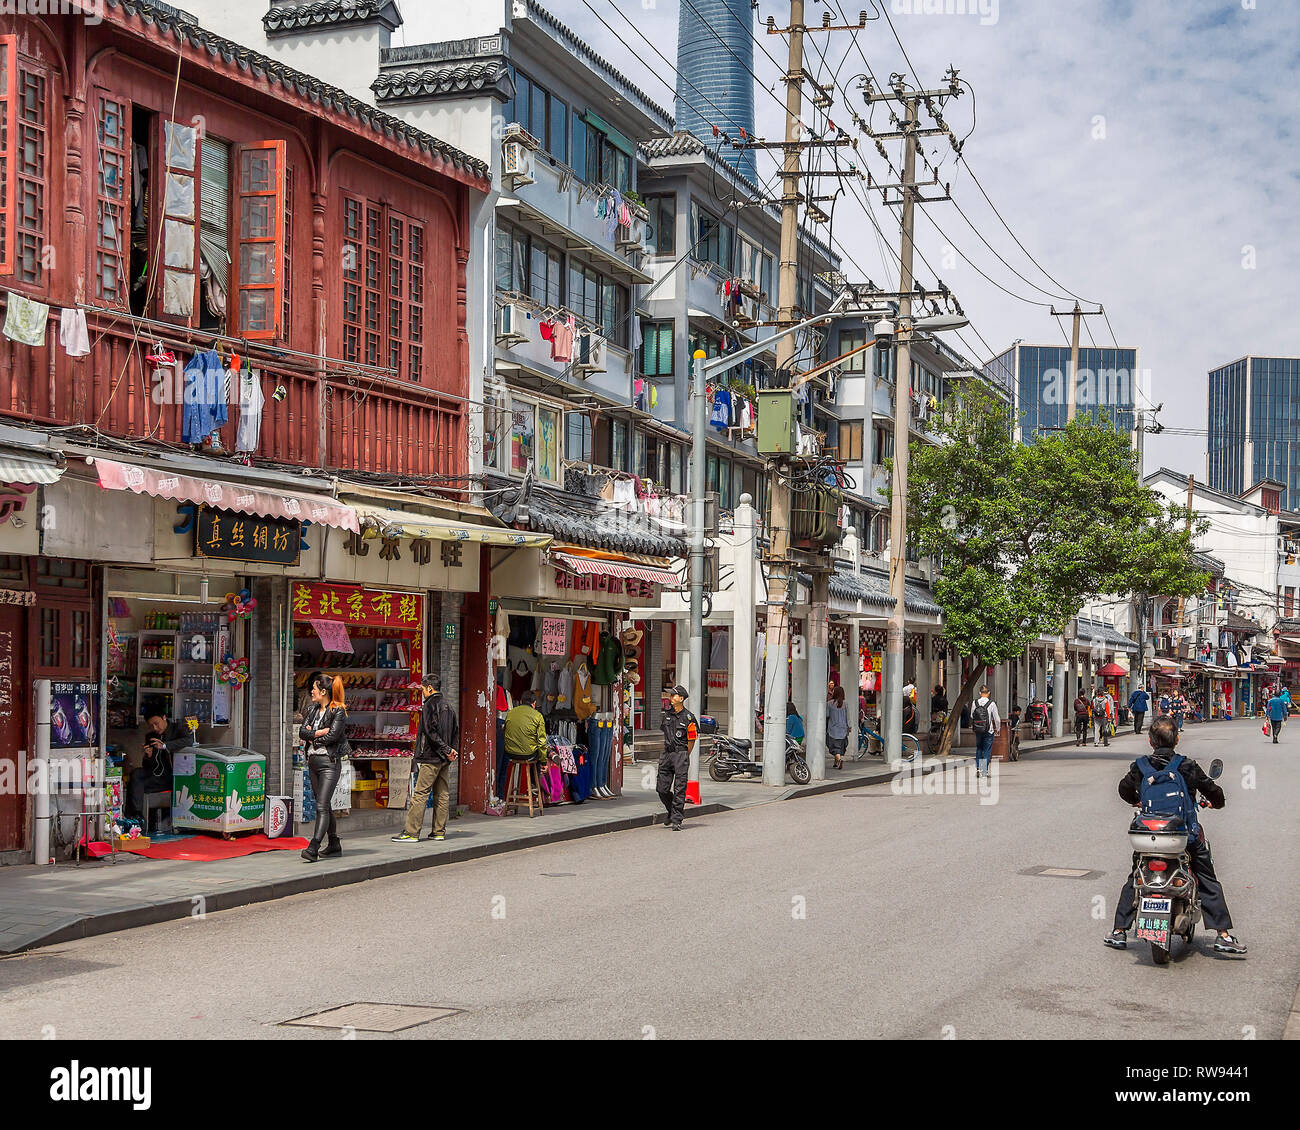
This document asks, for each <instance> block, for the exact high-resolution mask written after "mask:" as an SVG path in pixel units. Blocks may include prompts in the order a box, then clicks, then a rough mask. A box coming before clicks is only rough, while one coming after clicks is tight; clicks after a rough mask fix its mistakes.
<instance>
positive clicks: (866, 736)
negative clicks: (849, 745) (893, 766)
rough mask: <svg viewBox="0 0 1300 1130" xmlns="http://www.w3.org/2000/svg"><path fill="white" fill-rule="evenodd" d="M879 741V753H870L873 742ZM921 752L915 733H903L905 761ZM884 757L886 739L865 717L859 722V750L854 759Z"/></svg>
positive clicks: (903, 756)
mask: <svg viewBox="0 0 1300 1130" xmlns="http://www.w3.org/2000/svg"><path fill="white" fill-rule="evenodd" d="M873 741H874V742H878V743H879V745H880V751H879V752H878V753H869V752H868V751H869V750H870V747H871V743H872V742H873ZM920 752H921V743H920V741H918V740H917V737H916V735H915V734H904V735H903V750H902V758H903V760H904V761H911V760H912V759H913V758H914V757H916V755H917V754H918V753H920ZM868 756H870V757H884V756H885V739H884V738H883V737H882V736H881V735H880V733H879V732H878V731H876V730H873V729H872V728H871V727H870V726H869V725H868V724H867V720H866V719H865V718H864V719H862V720H861V721H860V722H859V723H858V752H857V753H855V754H854V755H853V760H854V761H861V760H862V759H863V758H864V757H868Z"/></svg>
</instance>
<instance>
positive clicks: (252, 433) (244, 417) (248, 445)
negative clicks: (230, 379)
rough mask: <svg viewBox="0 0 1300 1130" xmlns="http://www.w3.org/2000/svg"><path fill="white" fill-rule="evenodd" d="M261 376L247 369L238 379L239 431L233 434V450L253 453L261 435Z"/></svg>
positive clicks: (256, 371)
mask: <svg viewBox="0 0 1300 1130" xmlns="http://www.w3.org/2000/svg"><path fill="white" fill-rule="evenodd" d="M265 403H266V397H265V396H263V395H262V374H261V372H260V371H259V370H257V369H249V370H248V371H247V372H246V373H243V374H242V375H241V376H240V378H239V430H238V431H237V432H236V433H235V450H236V451H247V452H250V453H251V452H254V451H256V450H257V444H258V441H259V439H260V438H261V435H262V406H263V405H264V404H265Z"/></svg>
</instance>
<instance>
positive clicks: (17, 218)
mask: <svg viewBox="0 0 1300 1130" xmlns="http://www.w3.org/2000/svg"><path fill="white" fill-rule="evenodd" d="M16 99H17V129H18V133H17V145H16V147H15V150H14V177H15V184H14V195H15V200H14V230H15V246H14V275H15V277H16V278H18V279H19V281H21V282H25V283H31V284H32V285H33V286H43V285H44V283H45V262H44V255H43V251H44V248H45V246H46V245H47V243H48V242H49V241H48V239H47V237H46V211H47V203H48V198H49V188H50V184H49V164H48V161H47V153H48V142H49V139H48V136H47V134H48V127H47V121H48V118H47V113H48V99H49V81H48V79H47V78H46V76H45V73H44V72H43V71H42V70H40V69H38V68H37V67H35V66H34V65H32V64H31V63H29V62H28V61H27V60H25V59H24V60H22V61H21V62H20V64H19V66H18V75H17V92H16Z"/></svg>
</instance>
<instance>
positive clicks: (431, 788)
mask: <svg viewBox="0 0 1300 1130" xmlns="http://www.w3.org/2000/svg"><path fill="white" fill-rule="evenodd" d="M420 693H421V694H422V695H423V696H424V701H423V703H422V704H421V706H420V728H419V730H418V731H417V732H416V735H415V773H416V775H415V791H414V792H413V793H412V794H411V803H410V804H409V805H408V806H407V808H406V827H405V828H403V829H402V831H401V833H400V834H399V835H396V836H394V837H393V840H394V841H395V842H396V843H399V844H413V843H415V842H416V841H417V840H419V838H420V825H421V824H423V823H424V808H425V805H426V804H427V803H428V800H429V793H430V792H432V793H433V831H432V832H430V833H429V839H431V840H445V839H446V838H447V815H448V812H449V811H450V809H451V763H452V762H453V761H455V760H456V758H457V757H458V756H459V754H458V753H457V751H456V747H457V746H458V745H459V744H460V724H459V723H458V722H457V721H456V712H455V711H454V710H452V708H451V706H450V704H449V703H448V702H447V700H446V699H445V698H443V695H442V679H441V677H439V676H438V675H425V677H424V680H423V681H422V682H421V684H420Z"/></svg>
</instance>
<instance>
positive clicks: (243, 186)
mask: <svg viewBox="0 0 1300 1130" xmlns="http://www.w3.org/2000/svg"><path fill="white" fill-rule="evenodd" d="M235 191H236V194H237V196H238V201H239V208H238V227H237V229H236V233H237V234H236V238H235V241H234V243H235V248H234V251H235V254H234V258H235V262H236V265H237V271H236V274H235V279H234V289H235V298H236V302H235V309H236V311H237V313H236V326H237V329H238V333H239V336H240V337H243V338H247V339H249V340H259V339H261V340H267V339H270V338H274V337H275V336H276V335H277V332H278V330H279V325H278V321H279V318H280V316H281V305H282V303H283V301H284V295H283V280H284V198H285V189H284V142H283V141H259V142H256V143H255V144H251V145H244V146H241V147H240V149H239V161H238V165H237V173H236V177H235Z"/></svg>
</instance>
